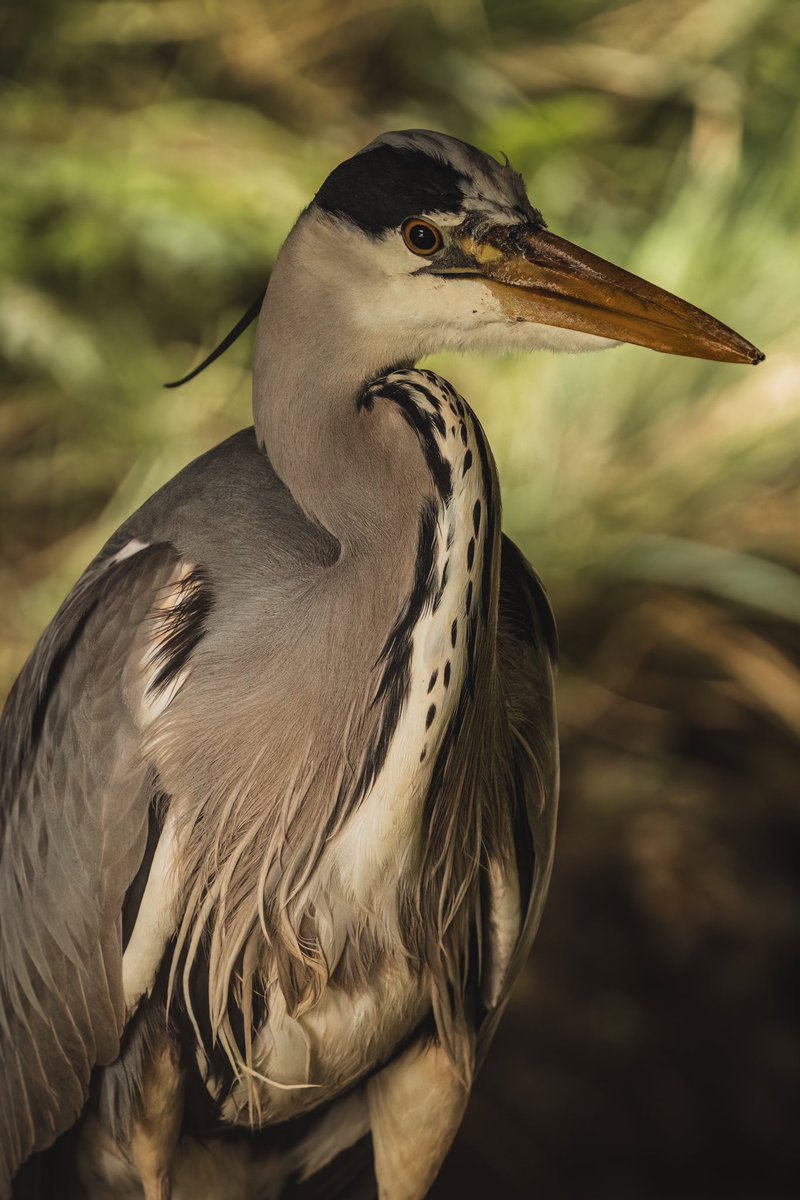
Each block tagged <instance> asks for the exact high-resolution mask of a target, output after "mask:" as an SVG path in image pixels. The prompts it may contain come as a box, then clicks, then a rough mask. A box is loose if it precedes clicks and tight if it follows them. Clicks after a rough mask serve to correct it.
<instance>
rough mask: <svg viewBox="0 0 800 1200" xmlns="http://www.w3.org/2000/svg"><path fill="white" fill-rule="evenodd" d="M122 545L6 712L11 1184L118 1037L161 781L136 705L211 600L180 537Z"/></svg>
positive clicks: (4, 980)
mask: <svg viewBox="0 0 800 1200" xmlns="http://www.w3.org/2000/svg"><path fill="white" fill-rule="evenodd" d="M124 549H125V548H124V547H123V552H120V553H117V554H113V553H108V552H107V553H106V554H105V556H101V557H100V558H99V559H97V560H96V561H95V562H94V563H93V564H92V566H91V567H90V568H89V569H88V571H87V572H86V574H85V575H84V576H83V578H82V579H81V580H80V581H79V583H78V584H77V585H76V587H75V588H74V589H73V591H72V593H71V594H70V596H69V597H68V598H67V600H66V601H65V603H64V604H63V605H62V607H61V609H60V610H59V612H58V614H57V615H56V617H55V618H54V620H53V622H52V623H51V625H50V626H49V627H48V629H47V630H46V632H45V633H44V635H43V636H42V638H41V640H40V642H39V644H38V646H37V647H36V649H35V650H34V652H33V654H32V655H31V658H30V659H29V661H28V663H27V665H26V666H25V668H24V669H23V671H22V673H21V675H20V677H19V679H18V680H17V683H16V684H15V686H14V688H13V689H12V693H11V695H10V697H9V700H8V703H7V705H6V708H5V710H4V712H3V715H2V718H0V912H2V924H0V1111H2V1115H3V1119H2V1121H0V1197H4V1196H5V1195H6V1194H7V1190H8V1187H9V1182H10V1178H11V1176H12V1175H13V1174H14V1172H15V1171H16V1169H17V1168H18V1166H19V1165H20V1164H21V1162H23V1161H24V1160H25V1159H26V1158H27V1157H28V1155H29V1154H30V1153H31V1152H32V1151H33V1150H36V1149H42V1148H44V1147H46V1146H47V1145H49V1144H50V1143H51V1142H52V1141H53V1140H54V1139H55V1137H57V1136H58V1135H59V1134H60V1133H61V1132H62V1131H64V1130H65V1129H67V1128H68V1127H69V1126H70V1125H71V1124H72V1123H73V1121H74V1120H75V1118H76V1117H77V1115H78V1114H79V1113H80V1111H81V1109H82V1107H83V1104H84V1102H85V1098H86V1093H87V1088H88V1083H89V1076H90V1073H91V1070H92V1067H93V1066H94V1065H95V1064H97V1063H101V1064H102V1063H108V1062H110V1061H111V1060H113V1058H114V1057H115V1056H116V1055H117V1053H118V1051H119V1039H120V1034H121V1031H122V1029H123V1026H124V1022H125V1004H124V996H123V987H122V946H121V937H122V924H121V912H122V905H123V901H124V898H125V894H126V890H127V888H128V886H129V885H130V883H131V880H132V879H133V877H134V876H135V874H136V872H137V869H138V867H139V864H140V861H141V859H142V855H143V853H144V849H145V844H146V841H147V828H148V816H147V814H148V806H149V803H150V799H151V795H152V779H151V778H150V776H149V774H148V767H147V763H146V762H145V761H144V759H143V755H142V751H141V731H140V728H139V726H138V724H137V716H138V711H141V706H142V705H144V702H145V692H146V690H147V688H148V686H149V685H150V684H151V683H152V680H153V677H154V676H155V674H156V673H160V675H162V676H163V675H164V672H165V671H166V672H167V673H169V672H170V671H174V670H176V669H180V670H184V668H185V667H186V663H187V661H188V657H189V655H190V653H191V651H192V649H193V648H194V646H195V645H196V642H197V640H198V639H199V637H201V636H202V622H203V621H204V620H205V617H206V616H207V614H208V611H209V606H210V600H209V597H208V595H207V594H206V593H205V592H204V591H203V589H204V588H205V587H206V581H205V579H204V577H201V576H199V575H198V574H197V573H193V570H194V569H193V568H191V567H190V566H189V565H187V564H186V563H184V562H182V561H181V559H180V556H179V554H178V552H177V551H176V550H175V548H174V547H173V546H171V545H168V544H166V543H162V544H157V545H151V546H147V545H144V544H143V543H136V544H135V547H134V549H133V550H132V551H131V552H130V553H124ZM187 578H190V579H191V581H192V582H191V585H190V586H189V587H188V590H187V587H186V586H182V590H179V595H180V597H181V600H182V606H181V608H180V612H179V618H180V619H179V621H178V623H177V633H175V634H174V636H172V637H171V640H169V641H168V642H166V643H164V644H163V648H162V656H161V658H160V660H159V662H158V664H157V665H156V666H154V665H152V663H151V665H150V669H149V670H142V658H141V651H142V645H143V644H145V643H146V639H147V637H148V636H152V631H153V629H154V628H156V627H158V628H159V629H160V630H161V632H162V636H164V637H168V638H169V637H170V635H171V634H172V633H173V632H174V631H173V630H172V628H171V626H170V625H169V612H168V611H165V605H164V603H163V597H164V595H169V594H171V593H170V589H174V587H175V585H176V582H177V583H178V584H179V589H180V587H181V585H180V581H181V580H186V579H187ZM156 609H157V613H156V619H155V620H153V619H152V616H153V613H154V611H155V610H156ZM193 615H194V616H196V617H198V618H199V619H198V620H197V621H195V622H194V623H193V620H192V617H193ZM134 660H135V663H134ZM178 660H179V667H176V663H177V662H178ZM129 663H134V665H135V669H128V670H126V665H127V664H129ZM137 706H140V707H139V710H138V711H137Z"/></svg>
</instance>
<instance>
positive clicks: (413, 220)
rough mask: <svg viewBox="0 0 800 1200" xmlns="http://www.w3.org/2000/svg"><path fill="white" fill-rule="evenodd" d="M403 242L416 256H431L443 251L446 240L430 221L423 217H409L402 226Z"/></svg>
mask: <svg viewBox="0 0 800 1200" xmlns="http://www.w3.org/2000/svg"><path fill="white" fill-rule="evenodd" d="M401 228H402V234H403V241H404V242H405V244H406V245H407V246H408V248H409V250H412V251H413V252H414V254H424V255H426V256H429V255H431V254H435V253H436V251H437V250H441V248H442V246H443V245H444V238H443V237H442V235H441V232H440V231H439V230H438V229H437V228H436V226H435V225H433V224H431V222H430V221H424V220H423V219H422V217H409V218H408V220H407V221H403V224H402V227H401Z"/></svg>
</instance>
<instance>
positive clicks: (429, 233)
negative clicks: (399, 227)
mask: <svg viewBox="0 0 800 1200" xmlns="http://www.w3.org/2000/svg"><path fill="white" fill-rule="evenodd" d="M408 237H409V240H410V241H411V242H413V243H414V245H415V246H416V247H417V249H418V250H433V248H434V247H435V245H436V241H437V239H436V234H435V233H434V231H433V230H432V229H431V228H430V227H429V226H428V225H412V226H411V228H410V229H409V231H408Z"/></svg>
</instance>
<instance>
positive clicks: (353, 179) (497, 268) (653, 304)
mask: <svg viewBox="0 0 800 1200" xmlns="http://www.w3.org/2000/svg"><path fill="white" fill-rule="evenodd" d="M263 296H264V294H263V293H262V295H261V296H260V297H259V298H258V300H257V301H256V303H255V304H254V305H253V306H252V307H251V309H250V310H249V311H248V312H247V313H246V314H245V316H244V317H243V318H242V319H241V320H240V321H239V322H238V323H237V325H236V326H235V327H234V329H233V330H231V332H230V333H229V334H228V336H227V337H226V338H225V339H224V340H223V342H222V343H221V344H220V345H219V346H218V347H217V348H216V349H215V350H214V351H212V353H211V354H210V355H209V356H208V358H206V359H205V360H204V361H203V362H202V363H201V364H200V365H199V366H198V367H196V368H195V369H194V370H193V371H192V372H190V374H188V375H186V376H185V377H184V378H183V379H181V380H178V381H177V382H176V383H175V384H168V385H167V386H168V387H175V386H178V384H180V383H185V382H186V381H187V380H189V379H191V378H193V377H194V376H195V375H197V374H198V373H199V372H200V371H202V370H203V369H204V368H205V367H206V366H208V365H209V364H210V363H211V362H213V361H214V359H215V358H217V357H218V356H219V355H220V354H221V353H222V352H223V351H224V350H225V349H227V347H228V346H230V345H231V343H232V342H233V341H235V340H236V338H237V337H238V336H239V334H240V333H242V331H243V330H244V329H245V328H246V327H247V326H248V325H249V324H250V322H251V321H252V320H254V319H255V318H256V317H257V316H258V313H259V311H260V309H261V302H262V300H263ZM270 298H273V307H274V308H276V309H277V310H278V311H280V312H281V313H282V314H283V316H284V317H285V319H286V320H288V321H289V322H291V321H296V320H303V321H305V322H306V323H308V322H309V320H311V319H312V314H313V319H314V320H315V321H316V322H317V332H318V334H319V335H320V336H322V333H323V330H322V328H321V325H322V323H323V319H324V324H325V332H328V333H330V332H331V331H332V330H333V331H336V332H337V333H338V335H339V340H338V341H337V353H339V354H342V353H346V352H347V345H348V344H349V345H350V347H351V349H352V353H353V354H354V355H356V354H360V355H361V356H362V357H364V358H367V359H369V361H371V362H372V363H373V364H374V365H377V364H379V363H380V364H383V365H390V364H392V363H399V362H414V361H416V360H417V359H418V358H420V357H422V356H423V355H425V354H429V353H434V352H437V351H441V350H457V351H467V350H483V351H493V352H506V351H526V350H535V349H550V350H565V351H581V350H600V349H605V348H607V347H609V346H615V345H619V343H621V342H631V343H634V344H636V345H639V346H647V347H649V348H650V349H653V350H660V351H662V352H664V353H667V354H681V355H687V356H689V357H693V358H706V359H714V360H717V361H720V362H735V363H753V364H755V363H759V362H761V361H762V359H763V358H764V355H763V354H762V353H761V351H760V350H758V349H756V347H755V346H753V345H752V344H751V343H750V342H748V341H746V340H745V339H744V338H743V337H741V336H740V335H739V334H738V333H735V332H734V331H733V330H732V329H729V328H728V327H727V326H726V325H723V324H722V323H721V322H720V321H717V320H716V319H715V318H714V317H711V316H709V315H708V314H707V313H705V312H702V311H701V310H700V309H699V308H695V307H694V305H692V304H689V303H687V302H686V301H684V300H681V299H679V298H678V297H677V296H674V295H672V294H671V293H670V292H667V291H665V290H664V289H662V288H660V287H657V286H656V285H655V284H652V283H648V282H647V281H646V280H644V279H640V278H639V277H638V276H636V275H633V274H631V273H630V272H629V271H625V270H623V269H622V268H621V267H617V266H614V265H613V264H612V263H609V262H606V261H605V260H604V259H602V258H599V257H598V256H597V255H594V254H591V253H589V252H588V251H587V250H583V249H581V248H580V247H579V246H576V245H573V243H572V242H568V241H566V240H565V239H564V238H561V237H558V236H557V235H556V234H554V233H551V232H550V231H549V230H548V228H547V226H546V224H545V221H544V219H543V217H542V215H541V213H540V212H539V211H538V209H536V208H534V207H533V205H532V204H531V202H530V200H529V199H528V196H527V193H526V190H525V185H524V183H523V180H522V177H521V176H520V175H519V174H518V173H517V172H516V171H514V170H512V168H511V166H510V164H509V163H508V162H507V161H506V162H504V163H500V162H498V161H497V160H496V159H494V158H492V157H491V156H490V155H488V154H485V153H483V152H482V151H480V150H477V149H475V148H474V147H472V146H468V145H467V144H466V143H464V142H460V141H458V140H457V139H455V138H451V137H447V136H445V135H444V134H440V133H433V132H430V131H427V130H405V131H401V132H394V133H385V134H383V135H381V136H380V137H378V138H376V139H375V141H373V142H371V143H370V144H369V145H368V146H366V147H365V148H364V149H363V150H361V151H360V152H359V153H358V154H356V155H354V156H353V157H352V158H348V159H347V160H346V161H345V162H343V163H340V165H339V166H338V167H336V168H335V169H334V170H333V171H332V172H331V174H330V175H329V176H328V178H327V179H326V180H325V182H324V183H323V185H322V187H321V188H320V189H319V191H318V192H317V194H316V196H315V197H314V199H313V201H312V202H311V204H310V205H309V206H308V207H307V208H306V209H305V211H304V212H303V213H302V214H301V216H300V218H299V220H298V221H297V224H296V225H295V227H294V229H293V230H292V232H291V234H290V235H289V237H288V239H287V241H286V243H285V245H284V247H283V250H282V251H281V253H280V255H279V257H278V261H277V262H276V265H275V270H274V272H273V279H272V282H271V284H270V290H269V297H268V300H267V307H269V303H270ZM290 301H291V303H290ZM290 310H291V311H290ZM322 352H324V350H323V351H322Z"/></svg>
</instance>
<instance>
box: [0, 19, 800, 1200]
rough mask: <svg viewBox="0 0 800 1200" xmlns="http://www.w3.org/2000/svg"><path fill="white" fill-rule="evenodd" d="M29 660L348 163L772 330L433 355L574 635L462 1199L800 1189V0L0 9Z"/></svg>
mask: <svg viewBox="0 0 800 1200" xmlns="http://www.w3.org/2000/svg"><path fill="white" fill-rule="evenodd" d="M0 78H1V79H2V84H0V91H1V93H2V95H1V102H0V131H1V133H0V136H1V137H2V155H1V156H0V260H1V261H2V283H1V284H0V353H1V354H2V367H1V368H0V370H1V372H2V376H1V377H2V408H0V473H1V478H2V485H1V486H0V514H1V515H2V565H1V566H0V589H1V590H2V613H3V629H4V632H3V637H2V646H1V647H0V690H2V691H3V692H4V691H5V690H6V689H7V687H8V686H9V685H10V683H11V681H12V679H13V677H14V675H15V674H16V672H17V671H18V669H19V668H20V666H21V665H22V663H23V661H24V659H25V657H26V655H27V654H28V652H29V651H30V648H31V647H32V645H33V643H34V642H35V640H36V638H37V636H38V635H39V633H40V631H41V629H42V628H43V626H44V625H45V624H46V622H47V621H48V620H49V618H50V617H51V615H52V613H53V612H54V610H55V608H56V607H57V605H58V603H59V601H60V600H61V598H62V597H63V595H64V594H65V592H66V591H67V590H68V588H69V586H70V585H71V583H72V582H73V581H74V579H75V577H76V576H77V575H78V573H79V572H80V571H81V570H82V568H83V567H84V566H85V564H86V563H87V561H88V560H89V559H90V558H91V556H92V555H93V554H94V552H95V551H96V550H97V548H98V547H99V546H100V545H101V544H102V542H103V541H104V540H105V538H106V537H107V536H108V534H110V532H111V531H112V530H113V529H114V528H115V526H116V525H117V524H118V523H119V522H120V521H121V520H122V519H123V518H124V517H125V516H126V515H127V514H128V513H129V512H130V511H131V510H132V509H133V508H135V507H136V506H137V505H138V504H139V503H141V501H142V500H143V499H144V498H145V497H146V496H147V495H148V494H149V493H150V492H152V491H153V489H154V488H156V487H157V486H158V485H159V484H160V483H161V482H163V481H164V480H165V479H166V478H168V477H169V476H170V475H172V474H173V473H174V472H175V471H176V470H178V469H179V468H180V467H181V466H182V465H183V464H184V463H186V462H187V461H189V460H190V459H191V458H193V457H194V456H196V455H197V454H198V453H200V452H201V451H203V450H205V449H206V448H208V447H209V446H211V445H213V444H214V443H215V442H217V441H219V440H220V439H222V438H224V437H226V436H227V435H228V434H229V433H230V432H231V431H233V430H235V429H237V428H239V427H241V426H242V425H244V424H247V423H249V420H250V417H249V386H250V384H249V380H250V375H249V371H250V355H251V348H252V340H251V336H250V335H249V336H247V337H246V338H244V339H243V340H242V342H241V343H240V344H238V345H237V346H236V347H235V348H234V350H233V351H231V352H230V353H229V354H228V355H227V356H225V358H223V359H222V360H221V361H220V362H219V363H218V364H217V365H215V366H214V367H213V369H212V370H210V371H208V372H207V373H206V374H204V375H202V376H201V377H200V378H199V379H198V380H197V381H196V382H195V383H193V384H192V385H191V386H189V387H187V388H186V389H184V390H182V391H180V392H177V393H166V392H164V391H163V390H162V387H161V384H162V382H163V381H164V380H166V379H171V378H175V377H176V376H177V375H180V374H182V373H183V372H184V371H185V370H187V369H188V368H189V367H190V366H191V365H192V364H193V362H195V361H196V360H197V359H198V358H199V356H200V353H201V348H202V349H203V350H207V349H209V348H210V347H211V346H212V345H214V344H215V342H216V340H217V339H218V338H219V337H220V336H221V335H222V334H223V333H224V332H225V331H226V330H227V329H228V328H229V327H230V325H232V324H233V321H234V320H235V319H236V317H237V316H238V315H239V314H240V313H241V312H242V311H243V310H244V309H245V308H246V307H247V306H248V305H249V304H250V302H251V301H252V299H253V298H254V296H255V295H256V294H257V292H258V291H259V289H260V287H261V286H262V285H263V283H264V281H265V279H266V277H267V275H268V272H269V268H270V265H271V263H272V261H273V260H274V257H275V254H276V252H277V250H278V248H279V246H280V244H281V241H282V239H283V237H284V236H285V234H286V232H287V231H288V229H289V227H290V225H291V223H292V220H293V219H294V217H295V216H296V214H297V212H298V211H299V209H300V208H301V207H302V206H303V205H304V204H305V203H306V202H307V200H308V199H309V198H310V196H311V195H312V194H313V192H314V191H315V189H316V188H317V187H318V186H319V184H320V183H321V181H322V179H323V178H324V176H325V175H326V173H327V172H328V170H329V169H330V168H331V167H333V166H334V165H335V164H336V163H337V162H338V161H339V160H340V159H342V158H343V157H345V156H347V155H349V154H351V153H352V152H354V151H355V150H356V149H358V148H359V147H360V146H362V145H363V144H364V143H366V142H367V141H369V140H370V139H371V138H372V137H373V136H374V135H375V134H377V133H378V132H380V131H381V130H384V129H387V128H405V127H409V126H422V127H431V128H437V129H442V130H445V131H447V132H449V133H452V134H455V135H456V136H458V137H462V138H464V139H466V140H468V141H470V142H474V143H476V144H477V145H479V146H482V147H483V148H485V149H487V150H489V151H490V152H493V153H498V152H500V151H505V152H507V153H508V154H509V156H510V157H511V159H512V162H513V163H514V165H515V166H516V167H517V168H518V169H519V170H521V171H522V172H523V174H524V176H525V178H526V180H527V182H528V185H529V192H530V194H531V197H532V199H533V201H534V203H535V204H536V205H537V206H539V207H540V208H541V209H542V210H543V212H544V214H545V217H546V218H547V219H548V221H549V223H550V225H551V228H553V229H554V230H555V231H556V232H558V233H562V234H564V235H566V236H567V237H570V238H571V239H573V240H575V241H578V242H582V243H583V244H585V245H587V246H588V247H589V248H591V249H592V250H594V251H596V252H597V253H600V254H602V255H604V256H606V257H609V258H611V259H613V260H615V261H618V262H620V263H622V264H623V265H624V266H627V267H628V268H630V269H632V270H634V271H636V272H638V273H640V274H643V275H645V276H647V277H649V278H651V279H653V280H654V281H656V282H658V283H660V284H661V285H663V286H666V287H667V288H670V289H672V290H674V291H676V292H678V293H679V294H680V295H682V296H684V297H685V298H686V299H689V300H691V301H693V302H695V303H697V304H699V305H700V306H701V307H703V308H706V309H708V310H709V311H711V312H712V313H714V314H715V315H716V316H718V317H720V318H721V319H722V320H724V321H725V322H726V323H728V324H730V325H732V326H733V327H734V328H736V329H738V330H740V331H741V332H742V333H743V334H745V336H747V337H748V338H750V339H752V340H753V341H754V342H755V343H756V344H757V345H759V346H760V347H761V348H762V349H764V350H765V351H766V352H767V360H766V362H765V363H764V365H763V366H761V367H759V368H758V370H755V371H754V370H752V369H751V368H744V367H731V366H719V365H712V364H708V363H699V362H692V361H689V360H683V359H672V358H664V357H660V356H658V355H656V354H651V353H649V352H648V351H645V350H640V349H634V348H623V349H620V350H616V351H614V352H613V353H609V354H603V355H597V356H586V357H576V358H573V359H565V358H556V357H554V356H550V355H541V356H538V357H533V358H530V359H524V360H523V359H520V360H504V361H499V360H488V359H477V358H476V359H474V360H471V359H466V358H465V359H455V358H454V359H450V358H447V359H445V358H441V359H437V360H436V361H435V365H436V366H437V368H438V369H440V370H443V371H444V373H446V374H447V375H448V376H449V377H450V378H451V379H452V381H453V382H454V383H455V385H456V386H457V387H458V388H459V389H460V390H461V391H462V392H463V393H464V394H465V395H466V396H467V397H468V398H469V399H470V401H471V402H472V403H473V404H474V406H475V407H476V409H477V411H478V413H479V415H480V416H481V418H482V420H483V421H484V423H485V425H486V427H487V430H488V432H489V435H490V438H491V441H492V443H493V446H494V449H495V453H496V455H497V458H498V463H499V467H500V474H501V480H502V483H503V488H504V499H505V524H506V528H507V530H508V532H510V533H511V534H512V535H513V536H514V537H515V538H517V539H518V540H519V541H520V543H521V545H522V546H523V548H524V550H525V551H526V553H527V554H528V555H529V557H530V558H531V559H532V561H533V562H534V563H535V564H536V566H537V568H538V569H539V571H540V572H541V574H542V575H543V576H544V579H545V581H546V582H547V584H548V587H549V589H550V591H551V594H552V597H553V601H554V605H555V609H556V612H557V615H558V620H559V626H560V630H561V639H562V648H563V665H562V672H561V679H560V689H559V694H560V713H561V731H562V741H563V763H564V773H563V799H562V822H561V837H560V847H559V856H558V862H557V868H556V873H555V878H554V883H553V889H552V893H551V898H550V902H549V906H548V910H547V913H546V916H545V920H544V924H543V927H542V932H541V935H540V939H539V942H538V944H537V948H536V951H535V953H534V956H533V960H532V963H531V966H530V967H529V969H528V972H527V974H526V976H525V977H524V979H523V980H521V981H520V984H519V986H518V987H517V990H516V992H515V995H514V999H513V1002H512V1005H511V1007H510V1010H509V1013H508V1016H507V1018H506V1021H505V1024H504V1026H503V1027H502V1030H501V1033H500V1035H499V1037H498V1040H497V1043H496V1046H495V1050H494V1053H493V1054H492V1055H491V1056H490V1060H489V1063H488V1065H487V1067H486V1069H485V1071H484V1074H483V1075H482V1077H481V1079H480V1081H479V1085H478V1087H477V1089H476V1095H475V1098H474V1101H473V1104H472V1106H471V1109H470V1113H469V1116H468V1119H467V1121H466V1123H465V1126H464V1129H463V1132H462V1134H461V1136H460V1138H459V1141H458V1143H457V1145H456V1148H455V1150H454V1152H453V1154H452V1156H451V1159H450V1161H449V1162H448V1164H447V1166H446V1168H445V1171H444V1173H443V1176H442V1179H441V1181H440V1183H439V1184H438V1185H437V1190H436V1193H435V1194H436V1195H437V1196H438V1197H440V1198H441V1200H444V1198H446V1197H457V1196H461V1197H473V1196H474V1197H478V1196H492V1197H495V1196H509V1197H510V1196H514V1197H517V1196H519V1197H523V1196H524V1197H527V1196H537V1197H547V1198H552V1200H566V1198H570V1200H571V1198H573V1197H574V1198H576V1200H579V1198H584V1197H592V1198H595V1197H608V1198H609V1200H617V1198H624V1197H631V1198H634V1197H636V1198H639V1197H646V1198H649V1197H682V1198H683V1197H688V1198H698V1200H699V1198H701V1197H719V1198H720V1200H721V1198H722V1197H725V1198H726V1200H730V1198H731V1197H752V1198H754V1200H755V1198H765V1200H772V1198H778V1197H790V1196H797V1195H798V1194H800V1138H799V1137H798V1118H800V1104H799V1103H798V1097H799V1093H800V1034H799V1033H798V1026H797V1022H796V1017H797V1013H798V1010H799V1009H800V795H798V792H799V791H800V789H799V788H798V763H799V762H800V745H799V744H798V743H799V742H800V575H798V567H800V538H798V518H800V469H799V467H798V452H799V451H800V335H799V334H798V316H799V315H800V222H799V220H798V214H799V213H800V4H797V3H796V2H794V0H675V2H667V0H635V2H633V3H623V2H621V3H616V4H613V3H611V4H610V3H602V2H600V0H561V2H559V0H540V2H538V3H523V2H522V0H485V2H484V3H481V2H479V0H458V2H457V0H428V2H427V3H425V2H422V0H420V2H419V3H412V2H408V0H365V2H359V3H348V2H346V0H345V2H339V3H337V4H333V3H331V2H330V0H293V2H291V3H289V2H288V0H280V2H275V3H264V2H263V0H162V2H159V3H153V2H150V3H148V2H145V0H110V2H107V3H93V2H83V0H69V2H67V0H38V3H37V4H27V5H26V4H23V3H17V4H9V3H6V4H5V5H4V6H3V8H2V10H0Z"/></svg>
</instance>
